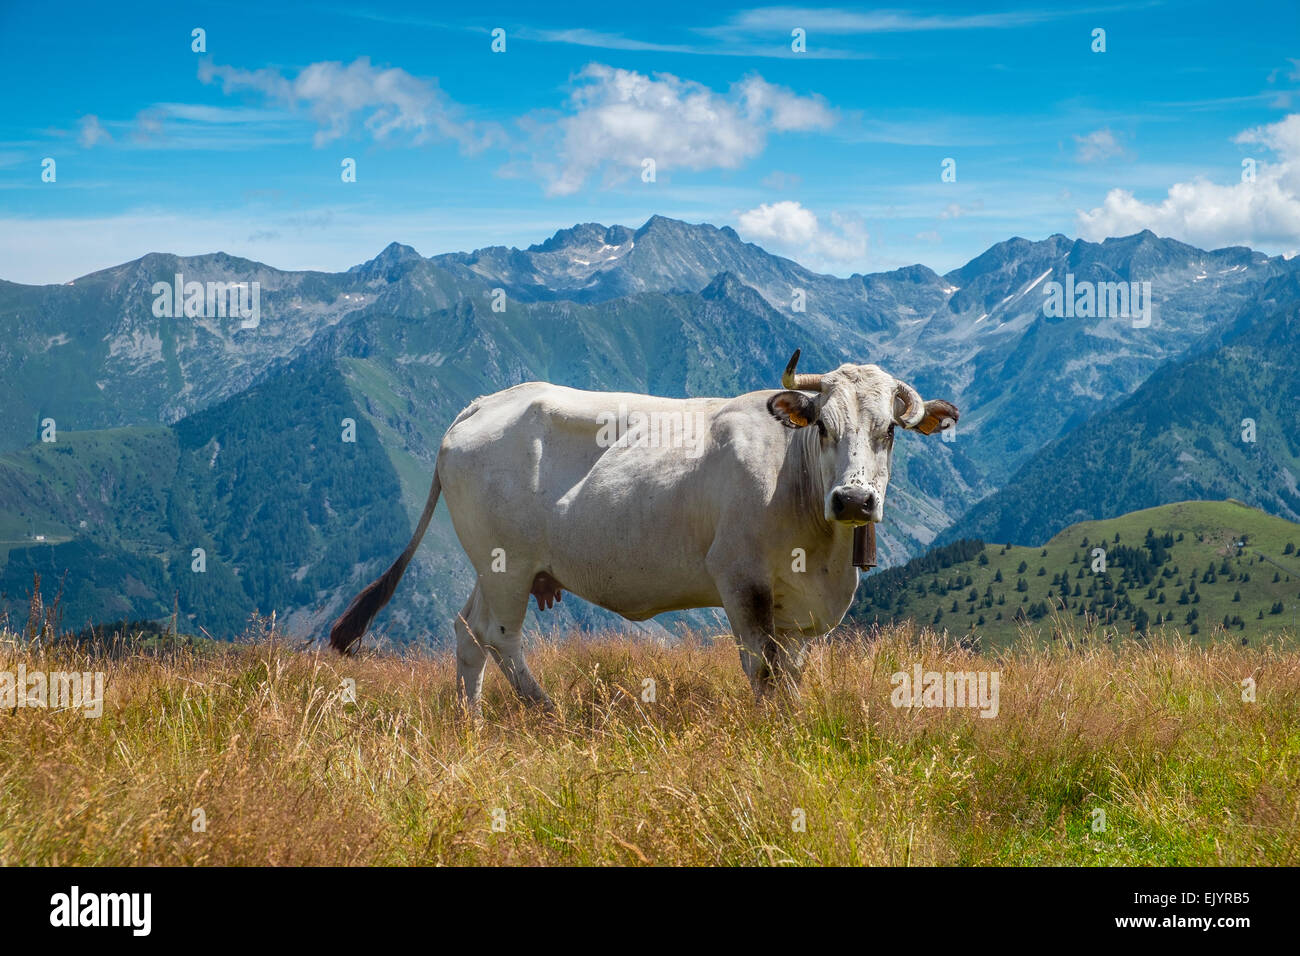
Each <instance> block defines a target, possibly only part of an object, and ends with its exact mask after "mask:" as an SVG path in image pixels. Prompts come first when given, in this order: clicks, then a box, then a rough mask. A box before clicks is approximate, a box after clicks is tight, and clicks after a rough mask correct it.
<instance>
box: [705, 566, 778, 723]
mask: <svg viewBox="0 0 1300 956" xmlns="http://www.w3.org/2000/svg"><path fill="white" fill-rule="evenodd" d="M719 590H721V591H722V606H723V609H724V610H725V611H726V612H727V620H728V621H729V622H730V623H731V633H732V634H734V635H735V636H736V642H737V643H738V644H739V645H740V666H741V667H742V668H743V669H744V671H745V676H746V677H748V678H749V683H750V686H752V687H753V688H754V696H755V698H757V699H758V700H762V699H763V698H764V696H766V695H767V693H768V692H769V691H770V690H772V689H773V688H774V687H776V686H778V685H779V684H780V683H783V682H784V674H785V666H784V665H785V661H784V655H783V654H782V652H781V646H780V644H779V643H778V641H777V639H776V629H775V626H774V624H773V619H772V588H771V586H770V585H768V584H763V583H758V582H755V581H753V580H746V579H742V580H741V581H737V582H735V583H733V584H731V586H729V587H723V588H720V589H719Z"/></svg>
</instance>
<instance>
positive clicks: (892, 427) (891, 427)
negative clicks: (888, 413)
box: [887, 425, 894, 441]
mask: <svg viewBox="0 0 1300 956" xmlns="http://www.w3.org/2000/svg"><path fill="white" fill-rule="evenodd" d="M887 434H888V435H889V440H890V441H893V440H894V426H893V425H890V426H889V431H888V432H887Z"/></svg>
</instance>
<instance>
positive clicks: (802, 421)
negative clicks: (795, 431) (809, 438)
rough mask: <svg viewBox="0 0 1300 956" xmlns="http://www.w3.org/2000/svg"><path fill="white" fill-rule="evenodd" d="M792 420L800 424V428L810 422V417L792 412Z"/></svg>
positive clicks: (795, 423)
mask: <svg viewBox="0 0 1300 956" xmlns="http://www.w3.org/2000/svg"><path fill="white" fill-rule="evenodd" d="M790 421H791V423H793V424H794V425H796V426H798V427H799V428H803V427H804V426H805V425H807V424H808V419H806V418H804V417H803V416H802V415H800V414H799V413H798V412H791V413H790Z"/></svg>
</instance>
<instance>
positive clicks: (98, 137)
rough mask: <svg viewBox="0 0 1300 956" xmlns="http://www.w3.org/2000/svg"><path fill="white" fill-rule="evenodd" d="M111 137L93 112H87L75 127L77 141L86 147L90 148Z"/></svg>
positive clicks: (107, 140) (109, 139) (108, 140)
mask: <svg viewBox="0 0 1300 956" xmlns="http://www.w3.org/2000/svg"><path fill="white" fill-rule="evenodd" d="M112 139H113V137H112V136H110V135H109V134H108V130H106V129H104V126H103V124H102V123H100V121H99V117H98V116H95V115H94V114H93V113H91V114H87V115H86V116H83V117H82V118H81V123H80V124H79V125H78V128H77V142H79V143H81V145H82V146H84V147H85V148H86V149H90V148H91V147H92V146H95V145H96V144H98V143H106V142H110V141H111V140H112Z"/></svg>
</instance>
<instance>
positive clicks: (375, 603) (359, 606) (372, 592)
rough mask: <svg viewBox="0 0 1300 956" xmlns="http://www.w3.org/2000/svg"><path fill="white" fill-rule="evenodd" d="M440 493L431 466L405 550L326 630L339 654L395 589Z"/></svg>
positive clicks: (346, 650)
mask: <svg viewBox="0 0 1300 956" xmlns="http://www.w3.org/2000/svg"><path fill="white" fill-rule="evenodd" d="M441 493H442V481H441V480H440V479H439V477H438V469H437V467H436V466H435V468H434V469H433V484H432V485H431V486H430V487H429V500H428V501H426V502H425V504H424V514H422V515H420V523H419V524H418V525H417V526H416V528H415V534H414V535H412V536H411V541H410V543H409V544H408V545H407V546H406V550H405V551H403V552H402V553H401V554H400V555H398V557H397V560H396V561H394V562H393V564H392V567H390V568H389V569H388V570H387V571H385V572H384V573H383V574H382V575H381V576H380V577H378V578H376V579H375V580H374V581H372V582H370V585H369V587H367V588H366V589H365V590H364V591H362V592H361V593H360V594H358V595H357V596H356V597H355V598H353V599H352V603H351V604H349V605H348V609H347V610H346V611H344V612H343V614H342V615H341V616H340V617H339V619H338V620H337V621H335V622H334V626H333V627H332V628H330V647H332V648H334V649H335V650H336V651H338V652H339V653H340V654H351V653H352V652H353V650H354V649H355V648H356V645H357V643H358V642H360V640H361V638H362V636H363V635H364V634H365V633H366V629H367V628H368V627H370V622H371V621H373V620H374V619H375V615H376V614H378V613H379V612H380V610H381V609H382V608H383V606H384V605H385V604H387V603H388V600H389V598H391V597H392V596H393V592H394V591H396V590H397V583H398V582H399V581H401V580H402V575H403V574H404V573H405V572H406V566H407V565H408V564H410V563H411V558H413V557H414V556H415V552H416V549H417V548H419V547H420V539H421V538H423V537H424V532H425V530H426V529H427V528H428V527H429V519H430V518H432V517H433V509H434V507H435V506H436V505H437V504H438V495H439V494H441Z"/></svg>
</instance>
